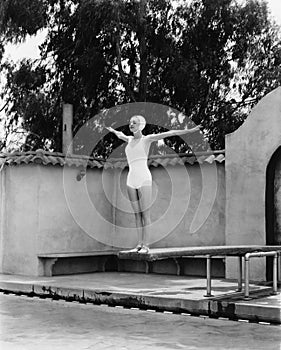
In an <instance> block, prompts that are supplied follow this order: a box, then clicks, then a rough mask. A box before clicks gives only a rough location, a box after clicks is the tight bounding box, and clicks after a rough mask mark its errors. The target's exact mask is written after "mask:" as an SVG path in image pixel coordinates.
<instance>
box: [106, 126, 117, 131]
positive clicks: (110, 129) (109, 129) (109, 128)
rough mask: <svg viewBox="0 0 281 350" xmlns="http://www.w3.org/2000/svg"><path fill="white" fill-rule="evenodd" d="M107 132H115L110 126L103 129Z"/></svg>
mask: <svg viewBox="0 0 281 350" xmlns="http://www.w3.org/2000/svg"><path fill="white" fill-rule="evenodd" d="M105 128H106V129H107V130H108V131H109V132H114V131H115V130H114V129H113V128H112V127H111V126H106V127H105Z"/></svg>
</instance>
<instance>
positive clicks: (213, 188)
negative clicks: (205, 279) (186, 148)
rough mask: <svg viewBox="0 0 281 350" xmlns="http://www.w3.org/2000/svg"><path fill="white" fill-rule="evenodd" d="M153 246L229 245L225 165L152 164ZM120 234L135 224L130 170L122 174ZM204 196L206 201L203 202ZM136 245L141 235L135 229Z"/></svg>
mask: <svg viewBox="0 0 281 350" xmlns="http://www.w3.org/2000/svg"><path fill="white" fill-rule="evenodd" d="M151 172H152V178H153V195H152V207H151V220H152V225H151V226H150V227H149V244H150V246H151V247H159V248H160V247H181V246H204V245H205V246H206V245H223V244H225V173H224V164H219V163H217V164H215V163H213V164H203V165H199V164H193V165H192V166H190V165H185V166H182V165H175V166H167V167H166V168H164V167H162V166H158V167H156V168H155V167H152V168H151ZM120 175H121V176H120V182H119V183H120V189H119V190H118V196H117V210H116V233H117V235H118V236H122V234H124V232H126V230H124V228H127V227H134V225H135V224H134V216H133V214H132V209H131V205H130V202H129V201H128V198H127V196H126V176H127V171H123V172H122V173H121V174H120ZM201 197H202V200H201V201H200V199H201ZM134 236H135V239H134V244H135V243H136V242H137V235H136V232H134Z"/></svg>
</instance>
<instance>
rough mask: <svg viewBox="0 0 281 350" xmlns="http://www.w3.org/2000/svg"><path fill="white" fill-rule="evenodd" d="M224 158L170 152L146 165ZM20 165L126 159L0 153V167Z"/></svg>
mask: <svg viewBox="0 0 281 350" xmlns="http://www.w3.org/2000/svg"><path fill="white" fill-rule="evenodd" d="M224 160H225V152H224V150H222V151H214V152H198V153H196V154H195V155H194V154H178V155H176V156H175V155H174V154H170V155H153V156H151V157H149V159H148V165H150V166H154V167H158V166H159V165H161V166H164V167H165V166H167V165H176V164H187V163H188V164H190V165H193V164H194V163H199V164H202V163H209V164H212V163H213V162H219V163H222V162H224ZM5 164H6V165H20V164H42V165H60V166H65V165H67V166H74V167H84V168H85V167H87V168H102V167H103V168H105V169H108V168H125V167H126V166H127V161H126V159H125V158H109V159H107V160H106V159H103V158H92V157H88V156H82V155H71V156H65V154H63V153H55V152H46V151H43V150H42V149H38V150H36V151H35V152H31V151H30V152H12V153H0V167H1V169H2V167H3V166H4V165H5Z"/></svg>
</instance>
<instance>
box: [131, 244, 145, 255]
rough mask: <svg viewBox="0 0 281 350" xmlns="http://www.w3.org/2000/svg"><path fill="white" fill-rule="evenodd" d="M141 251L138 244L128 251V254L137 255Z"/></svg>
mask: <svg viewBox="0 0 281 350" xmlns="http://www.w3.org/2000/svg"><path fill="white" fill-rule="evenodd" d="M141 249H142V245H141V244H138V245H137V246H136V247H135V248H133V249H130V250H128V252H129V253H138V252H139V251H140V250H141Z"/></svg>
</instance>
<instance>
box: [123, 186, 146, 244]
mask: <svg viewBox="0 0 281 350" xmlns="http://www.w3.org/2000/svg"><path fill="white" fill-rule="evenodd" d="M127 192H128V196H129V199H130V202H131V205H132V208H133V211H134V214H135V219H136V227H137V233H138V244H137V247H136V248H137V249H140V247H141V246H142V235H143V233H142V231H143V230H142V227H143V224H142V214H141V208H140V202H139V196H138V190H137V189H135V188H133V187H130V186H127Z"/></svg>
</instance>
